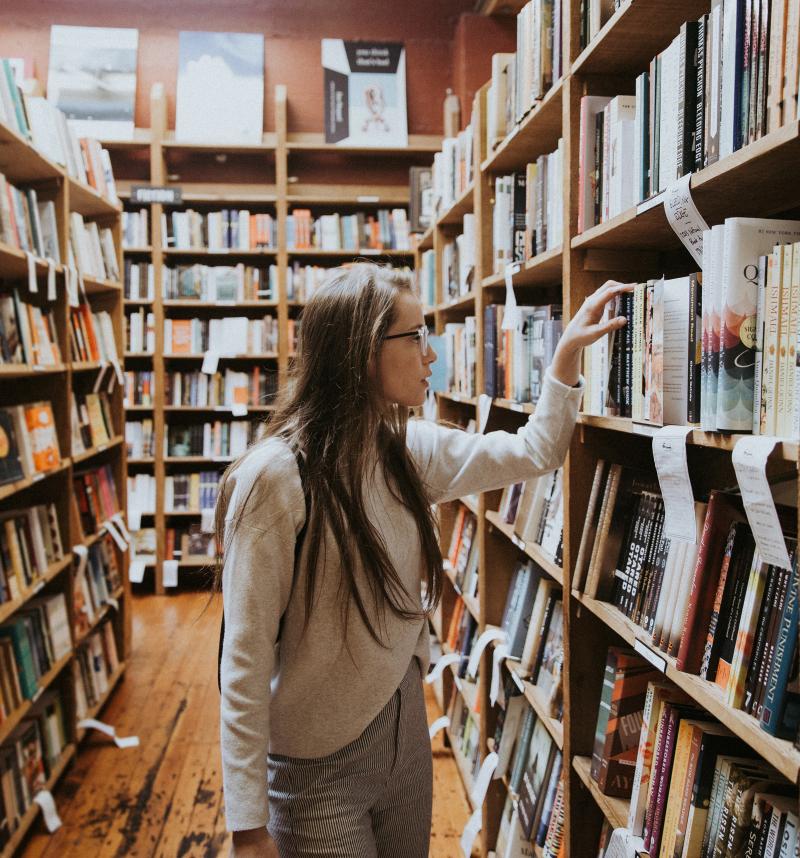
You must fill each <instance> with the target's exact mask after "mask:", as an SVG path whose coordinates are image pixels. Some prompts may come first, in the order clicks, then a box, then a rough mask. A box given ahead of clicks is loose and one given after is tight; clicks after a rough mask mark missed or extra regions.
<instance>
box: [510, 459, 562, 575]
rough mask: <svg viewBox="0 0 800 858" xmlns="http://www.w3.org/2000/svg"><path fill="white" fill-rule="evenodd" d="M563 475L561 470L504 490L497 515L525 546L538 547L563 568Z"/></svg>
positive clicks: (515, 484)
mask: <svg viewBox="0 0 800 858" xmlns="http://www.w3.org/2000/svg"><path fill="white" fill-rule="evenodd" d="M563 479H564V474H563V471H562V469H561V468H558V469H556V470H555V471H551V472H550V473H548V474H543V475H542V476H541V477H536V478H535V479H532V480H527V481H526V482H524V483H514V485H511V486H507V487H506V488H505V489H503V494H502V495H501V497H500V507H499V509H498V514H499V515H500V517H501V519H502V520H503V521H504V522H505V523H506V524H510V525H512V526H513V527H514V533H515V534H516V535H517V536H518V537H519V538H520V539H521V540H522V541H523V542H525V543H526V544H531V545H539V546H540V547H541V548H542V550H543V551H544V552H545V554H548V555H549V556H550V557H552V558H553V562H554V563H555V564H556V565H558V566H560V565H561V560H562V555H563V530H564V496H563V491H562V489H563Z"/></svg>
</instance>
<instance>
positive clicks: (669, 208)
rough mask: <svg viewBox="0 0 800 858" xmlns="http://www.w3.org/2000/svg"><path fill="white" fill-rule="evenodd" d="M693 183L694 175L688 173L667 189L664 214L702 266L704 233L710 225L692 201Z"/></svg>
mask: <svg viewBox="0 0 800 858" xmlns="http://www.w3.org/2000/svg"><path fill="white" fill-rule="evenodd" d="M691 181H692V174H691V173H687V174H686V175H685V176H683V177H682V178H680V179H678V181H677V182H673V183H672V184H671V185H670V186H669V187H668V188H667V192H666V194H665V195H664V213H665V214H666V216H667V220H668V221H669V225H670V226H671V227H672V230H673V232H674V233H675V235H677V236H678V238H679V239H680V240H681V241H682V242H683V246H684V247H685V248H686V249H687V250H688V251H689V253H691V254H692V256H693V257H694V261H695V262H696V263H697V264H698V265H699V266H702V265H703V232H705V231H707V230H708V224H707V223H706V222H705V220H704V219H703V216H702V215H701V214H700V212H699V211H697V206H696V205H695V204H694V200H693V199H692V192H691V189H690V184H691Z"/></svg>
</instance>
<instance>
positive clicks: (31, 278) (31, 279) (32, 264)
mask: <svg viewBox="0 0 800 858" xmlns="http://www.w3.org/2000/svg"><path fill="white" fill-rule="evenodd" d="M25 258H26V259H27V260H28V291H29V292H30V293H31V294H32V295H35V294H36V293H37V292H38V291H39V283H38V282H37V280H36V260H35V259H34V257H33V254H32V253H31V252H30V250H26V251H25Z"/></svg>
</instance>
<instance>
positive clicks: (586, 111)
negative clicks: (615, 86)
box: [578, 95, 611, 232]
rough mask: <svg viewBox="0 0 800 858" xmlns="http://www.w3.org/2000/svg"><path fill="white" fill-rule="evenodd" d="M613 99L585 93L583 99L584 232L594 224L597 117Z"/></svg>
mask: <svg viewBox="0 0 800 858" xmlns="http://www.w3.org/2000/svg"><path fill="white" fill-rule="evenodd" d="M610 101H611V99H610V98H606V97H605V96H602V95H585V96H584V97H583V98H582V99H581V116H580V123H581V139H580V147H581V149H580V163H579V167H578V180H579V185H578V193H579V194H580V197H579V202H578V230H579V231H580V232H583V231H585V230H587V229H589V228H590V227H592V226H594V190H593V188H592V182H591V177H592V175H593V173H594V167H595V159H594V138H595V118H596V116H597V114H598V113H600V112H601V111H602V110H603V108H604V107H605V106H606V105H607V104H608V103H609V102H610Z"/></svg>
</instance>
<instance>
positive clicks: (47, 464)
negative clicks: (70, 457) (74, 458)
mask: <svg viewBox="0 0 800 858" xmlns="http://www.w3.org/2000/svg"><path fill="white" fill-rule="evenodd" d="M0 439H1V440H2V447H0V453H1V454H2V455H0V485H5V484H7V483H13V482H16V481H17V480H21V479H24V478H26V477H33V476H35V475H36V474H43V473H46V472H47V471H52V470H53V468H57V467H58V466H59V465H60V464H61V450H60V448H59V445H58V435H57V434H56V424H55V419H54V417H53V406H52V405H51V403H49V402H28V403H25V404H24V405H10V406H6V407H5V408H0Z"/></svg>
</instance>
